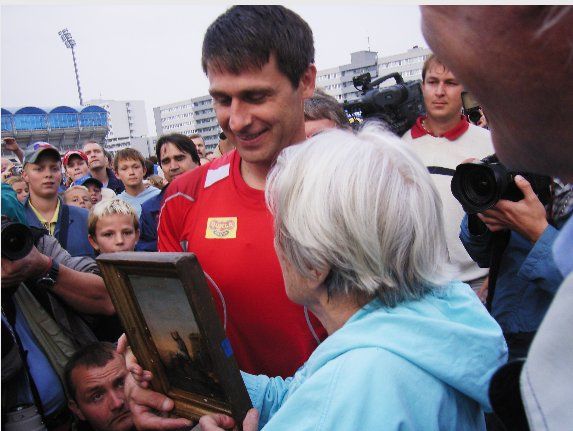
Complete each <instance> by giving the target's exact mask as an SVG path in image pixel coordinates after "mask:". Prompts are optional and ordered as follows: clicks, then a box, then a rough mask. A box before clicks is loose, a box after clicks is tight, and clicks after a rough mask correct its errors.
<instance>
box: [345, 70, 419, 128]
mask: <svg viewBox="0 0 573 431" xmlns="http://www.w3.org/2000/svg"><path fill="white" fill-rule="evenodd" d="M390 78H394V80H395V81H396V84H395V85H392V86H390V87H385V88H382V89H380V88H374V87H378V86H379V85H380V84H381V83H382V82H384V81H386V80H388V79H390ZM352 82H353V84H354V87H355V88H356V89H357V90H360V91H362V97H361V98H360V99H358V100H355V101H352V102H347V101H345V102H344V104H343V106H342V107H343V108H344V110H345V111H346V115H347V116H348V119H349V120H350V124H352V125H357V124H359V123H361V122H362V121H364V120H365V119H369V118H377V119H380V120H382V121H384V122H385V123H386V124H387V125H388V127H389V129H390V130H391V131H392V132H394V133H395V134H397V135H399V136H402V135H403V134H404V133H406V132H407V131H408V130H409V129H410V128H411V127H412V126H413V125H414V123H415V122H416V118H418V116H419V115H420V114H422V113H423V112H424V97H423V95H422V87H421V86H420V81H410V82H404V79H403V78H402V76H401V75H400V74H399V73H391V74H390V75H386V76H383V77H381V78H378V79H376V80H375V81H372V77H371V75H370V73H365V74H363V75H359V76H355V77H354V78H353V79H352Z"/></svg>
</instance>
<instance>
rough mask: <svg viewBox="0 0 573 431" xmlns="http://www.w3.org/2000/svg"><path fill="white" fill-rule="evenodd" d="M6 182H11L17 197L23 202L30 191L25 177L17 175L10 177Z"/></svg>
mask: <svg viewBox="0 0 573 431" xmlns="http://www.w3.org/2000/svg"><path fill="white" fill-rule="evenodd" d="M6 184H10V185H11V186H12V190H14V191H15V192H16V197H17V198H18V200H19V201H20V202H22V203H24V201H25V200H26V198H27V197H28V195H29V194H30V192H29V191H28V184H26V181H24V178H22V177H20V176H17V177H10V178H8V179H7V180H6Z"/></svg>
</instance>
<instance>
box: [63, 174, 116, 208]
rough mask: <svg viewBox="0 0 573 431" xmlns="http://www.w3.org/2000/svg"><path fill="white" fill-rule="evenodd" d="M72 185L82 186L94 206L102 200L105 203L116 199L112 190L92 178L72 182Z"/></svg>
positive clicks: (87, 177)
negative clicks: (86, 190)
mask: <svg viewBox="0 0 573 431" xmlns="http://www.w3.org/2000/svg"><path fill="white" fill-rule="evenodd" d="M73 184H74V185H78V186H84V187H86V188H87V189H88V192H89V194H90V201H91V203H92V205H95V204H97V203H98V202H101V201H102V200H103V201H107V200H109V199H113V198H115V197H116V195H115V192H114V191H113V190H112V189H108V188H107V187H104V186H103V184H102V183H101V181H100V180H98V179H96V178H92V177H90V176H89V175H87V176H85V177H82V178H80V179H79V180H76V181H74V183H73Z"/></svg>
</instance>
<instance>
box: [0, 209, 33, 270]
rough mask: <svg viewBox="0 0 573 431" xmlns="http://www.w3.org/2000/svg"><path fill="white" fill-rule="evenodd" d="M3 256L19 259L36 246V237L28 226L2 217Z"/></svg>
mask: <svg viewBox="0 0 573 431" xmlns="http://www.w3.org/2000/svg"><path fill="white" fill-rule="evenodd" d="M1 235H2V257H4V258H6V259H9V260H19V259H22V258H23V257H25V256H27V255H28V253H30V252H31V251H32V248H33V247H34V237H33V235H32V231H31V230H30V228H29V227H28V226H26V225H25V224H22V223H17V222H13V221H10V220H8V219H5V218H4V217H2V234H1Z"/></svg>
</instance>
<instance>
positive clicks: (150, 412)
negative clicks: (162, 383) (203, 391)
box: [117, 334, 193, 430]
mask: <svg viewBox="0 0 573 431" xmlns="http://www.w3.org/2000/svg"><path fill="white" fill-rule="evenodd" d="M117 352H118V353H121V354H123V355H125V358H126V361H125V362H126V366H127V369H128V370H129V372H130V373H129V374H128V376H127V378H126V379H125V383H124V384H125V386H124V390H125V398H126V400H127V402H128V404H129V408H130V410H131V414H132V417H133V423H134V425H135V427H136V428H137V429H138V430H181V429H186V428H190V427H192V426H193V422H191V421H190V420H188V419H183V418H167V417H161V416H158V413H159V414H161V413H163V414H167V413H168V412H170V411H171V410H173V407H174V406H175V404H174V403H173V400H171V399H170V398H167V397H166V396H165V395H163V394H160V393H159V392H154V391H152V390H151V389H147V387H148V386H149V382H150V381H151V379H152V378H153V375H152V374H151V372H149V371H146V370H143V369H142V368H141V366H140V365H139V364H138V363H137V358H136V357H135V356H134V355H133V353H131V349H130V348H129V345H128V344H127V338H126V336H125V334H123V335H122V336H121V337H120V338H119V340H118V342H117ZM134 375H135V376H134ZM136 377H137V378H136Z"/></svg>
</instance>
